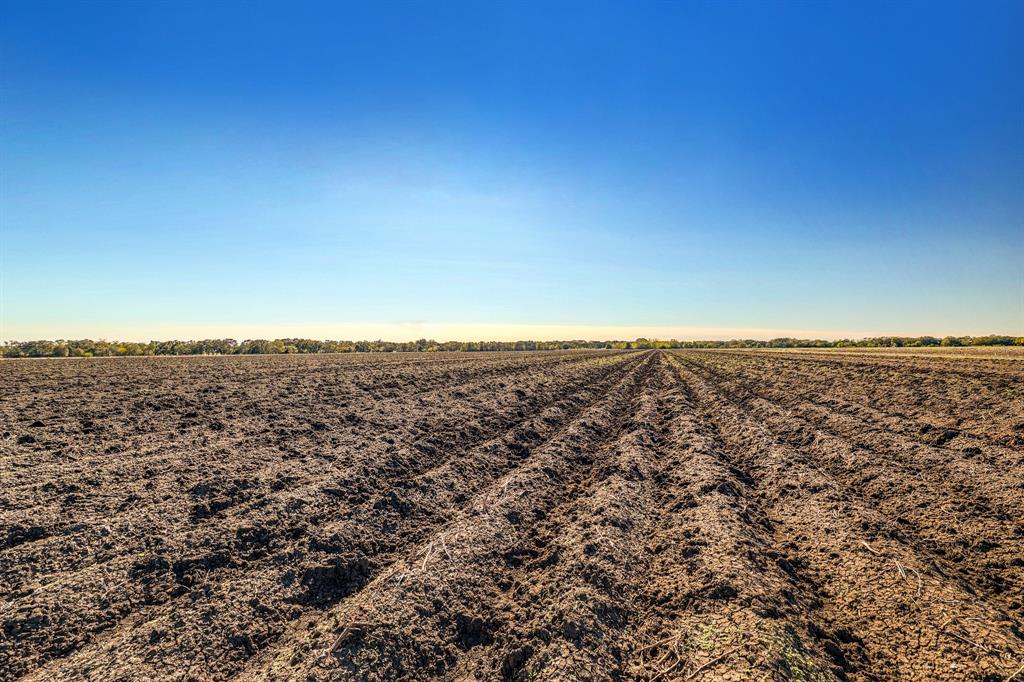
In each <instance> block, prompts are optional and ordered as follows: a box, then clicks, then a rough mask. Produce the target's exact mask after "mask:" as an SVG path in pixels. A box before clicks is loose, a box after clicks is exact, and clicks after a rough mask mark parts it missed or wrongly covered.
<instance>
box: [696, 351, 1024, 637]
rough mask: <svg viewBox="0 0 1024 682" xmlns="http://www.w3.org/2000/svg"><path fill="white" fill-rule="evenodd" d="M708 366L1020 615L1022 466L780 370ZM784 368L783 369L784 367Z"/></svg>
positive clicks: (721, 384) (734, 396)
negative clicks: (854, 412) (884, 418)
mask: <svg viewBox="0 0 1024 682" xmlns="http://www.w3.org/2000/svg"><path fill="white" fill-rule="evenodd" d="M693 366H694V367H696V368H698V371H700V372H702V373H704V375H705V376H706V377H708V378H709V379H710V380H711V381H712V382H713V383H714V384H715V385H716V386H717V387H718V389H719V390H720V391H721V392H722V393H723V394H724V395H726V396H728V398H729V400H731V401H732V402H734V403H735V404H738V405H740V406H742V408H743V409H744V410H746V411H747V412H748V413H749V414H751V415H752V416H753V417H755V418H756V419H758V420H759V421H760V422H761V424H762V425H763V426H764V427H765V428H767V429H768V430H769V431H771V433H773V434H774V435H775V436H777V437H778V438H780V439H781V440H783V441H785V442H786V443H789V444H796V445H798V446H799V448H800V451H801V452H802V453H803V454H804V455H805V456H807V457H808V458H810V459H811V460H812V461H814V462H816V463H817V464H818V465H819V466H821V467H822V468H823V469H824V470H827V471H828V472H830V473H831V474H832V475H834V476H836V477H837V478H838V479H840V480H843V481H844V482H845V483H846V485H847V486H848V488H849V490H851V491H853V492H854V493H855V494H857V495H858V496H859V497H861V498H862V499H865V500H868V501H870V503H871V504H872V505H873V506H874V507H875V508H877V509H878V510H879V511H881V512H882V513H883V514H884V515H885V516H886V517H887V518H889V519H890V522H891V525H892V527H893V528H894V529H895V530H896V531H897V532H898V533H901V534H902V535H904V536H906V537H907V539H908V540H911V541H913V542H915V543H916V544H918V545H919V546H921V547H922V548H924V549H926V550H927V551H928V552H929V554H930V555H931V556H932V557H933V558H934V559H935V560H936V561H940V562H942V563H943V565H944V566H945V567H946V568H947V570H948V571H949V572H951V573H953V574H955V575H958V576H959V577H960V578H961V579H963V580H965V581H966V582H967V583H968V584H970V585H971V586H972V589H974V590H976V591H977V592H979V593H980V594H983V595H985V596H986V597H987V598H988V599H990V600H991V601H993V602H995V603H998V604H1000V605H1001V606H1002V607H1003V608H1004V609H1006V610H1007V611H1008V612H1009V613H1010V614H1013V615H1015V616H1016V617H1017V618H1021V617H1024V602H1022V595H1024V560H1022V558H1024V507H1022V505H1021V500H1022V499H1024V472H1021V471H1020V469H1019V468H1016V467H1012V466H1003V467H996V466H995V465H994V464H992V463H989V462H988V461H986V460H985V459H984V458H982V457H978V456H972V453H968V454H967V455H965V454H964V453H962V451H960V450H955V449H948V448H942V447H939V446H935V445H932V444H929V443H922V442H919V441H917V440H915V439H913V438H911V437H908V436H907V435H905V434H903V433H899V432H892V431H887V430H885V429H883V428H880V427H879V425H878V424H877V423H873V422H871V421H865V420H862V419H858V418H856V417H852V416H850V415H848V414H844V413H842V412H836V411H830V410H827V409H823V408H821V407H819V406H817V405H816V404H814V403H812V402H810V401H806V400H802V399H800V398H798V397H795V396H794V395H793V393H792V391H786V390H785V386H786V381H785V378H780V376H779V375H778V374H776V376H775V377H774V378H771V377H763V376H760V375H753V376H750V375H749V374H731V373H728V372H723V371H721V368H718V369H712V368H711V367H709V366H708V365H707V364H706V363H704V362H701V363H695V364H694V365H693ZM783 377H784V375H783Z"/></svg>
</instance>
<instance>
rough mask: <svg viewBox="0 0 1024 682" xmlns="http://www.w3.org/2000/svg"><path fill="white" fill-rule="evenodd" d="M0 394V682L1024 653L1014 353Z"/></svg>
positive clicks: (246, 366) (530, 357) (802, 669)
mask: <svg viewBox="0 0 1024 682" xmlns="http://www.w3.org/2000/svg"><path fill="white" fill-rule="evenodd" d="M0 395H2V396H3V398H2V402H0V419H2V424H0V431H2V433H0V477H2V481H3V485H2V487H0V621H2V631H0V678H2V679H18V678H24V679H30V680H44V679H45V680H50V679H56V680H70V679H95V680H129V679H131V680H134V679H181V680H189V679H194V680H205V679H229V678H234V679H243V680H277V679H292V680H304V681H305V680H347V679H358V680H422V679H435V678H440V679H451V680H492V679H505V680H566V679H569V680H647V681H653V680H698V679H703V680H712V679H715V680H748V679H765V680H784V679H794V680H808V681H822V680H835V679H839V680H863V681H869V680H871V681H874V680H1008V679H1011V678H1013V676H1014V675H1015V674H1017V675H1020V674H1022V673H1024V667H1022V666H1024V597H1022V595H1024V400H1022V398H1024V355H1022V354H1020V353H1014V352H1000V353H987V354H984V355H981V354H977V353H971V352H965V351H957V350H948V349H942V350H941V351H940V352H933V353H929V352H920V351H918V352H914V353H910V352H885V353H881V352H859V351H840V352H833V351H829V352H820V351H814V352H811V351H792V352H786V351H783V352H780V351H771V352H765V351H680V352H662V351H650V352H634V353H629V352H625V353H613V352H600V351H598V352H567V353H537V354H529V353H518V354H511V353H510V354H480V355H472V354H470V355H466V354H452V355H447V354H438V355H412V356H409V355H394V356H392V355H387V356H363V355H360V356H292V357H288V356H272V357H250V358H246V357H228V358H124V359H108V360H92V361H76V360H71V361H6V362H3V363H2V364H0ZM1017 679H1020V678H1017Z"/></svg>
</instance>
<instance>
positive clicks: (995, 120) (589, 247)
mask: <svg viewBox="0 0 1024 682" xmlns="http://www.w3.org/2000/svg"><path fill="white" fill-rule="evenodd" d="M3 14H4V21H3V22H0V86H2V93H0V95H2V98H0V124H2V126H0V172H2V178H0V183H2V184H0V192H2V194H0V229H2V235H0V285H2V290H0V306H2V308H0V327H2V328H0V338H7V339H26V338H35V337H50V338H53V337H79V336H92V337H104V338H121V339H148V338H169V337H179V338H183V337H196V336H234V337H236V338H244V337H247V336H286V335H287V336H291V335H300V336H316V337H324V336H332V337H345V338H353V337H358V336H362V335H366V336H385V337H390V338H396V339H400V338H405V337H416V336H420V335H421V334H422V335H433V336H437V337H439V338H441V337H445V336H450V337H457V336H458V337H466V336H473V337H477V336H486V337H492V338H498V337H517V336H536V335H545V336H546V335H548V334H552V335H555V334H557V335H566V336H568V335H571V336H591V337H600V336H603V335H605V334H612V333H615V334H622V335H624V336H626V335H631V334H645V335H655V334H657V335H663V336H668V335H678V336H680V337H688V336H699V337H702V338H704V337H712V336H719V337H721V336H726V337H729V336H748V335H775V334H781V333H787V332H791V333H808V334H810V333H814V334H815V335H822V336H842V335H847V334H853V335H861V334H872V333H902V334H926V333H930V334H945V333H957V334H971V333H973V334H982V333H991V332H997V333H1022V332H1024V265H1022V263H1024V191H1022V189H1024V68H1022V66H1024V41H1021V40H1020V39H1019V37H1020V35H1021V34H1022V32H1024V4H1021V3H1019V2H1005V3H1004V2H986V3H967V2H964V3H942V2H939V3H934V2H928V3H924V2H922V3H913V2H901V3H892V2H882V3H803V2H802V3H795V2H794V3H769V2H751V3H738V2H736V3H733V2H730V3H726V2H722V3H675V2H673V3H668V2H665V3H639V2H638V3H633V2H628V3H627V2H616V3H601V2H579V3H574V2H557V3H540V2H530V3H516V2H503V3H487V2H483V3H481V2H470V3H455V2H432V3H427V2H421V3H336V2H331V3H322V4H320V3H311V2H305V3H271V2H250V3H237V4H236V3H228V2H218V3H205V2H202V3H200V2H196V3H187V2H175V3H163V2H160V3H156V2H153V3H145V2H131V3H100V2H95V3H93V2H90V3H86V2H81V3H46V2H29V3H11V2H4V5H3ZM572 332H577V333H572Z"/></svg>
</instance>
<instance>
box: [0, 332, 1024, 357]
mask: <svg viewBox="0 0 1024 682" xmlns="http://www.w3.org/2000/svg"><path fill="white" fill-rule="evenodd" d="M904 346H906V347H923V346H1024V337H1013V336H1000V335H995V334H992V335H989V336H946V337H943V338H938V337H935V336H912V337H911V336H878V337H874V338H867V339H841V340H839V341H825V340H822V339H793V338H778V339H771V340H769V341H763V340H756V339H733V340H731V341H676V340H675V339H672V340H668V341H665V340H660V339H644V338H640V339H636V340H634V341H583V340H579V339H576V340H572V341H434V340H432V339H419V340H418V341H405V342H395V341H317V340H315V339H274V340H273V341H269V340H267V339H249V340H246V341H241V342H239V341H236V340H234V339H204V340H202V341H150V342H148V343H139V342H131V341H93V340H91V339H80V340H58V341H6V342H4V344H3V346H2V353H0V355H2V356H3V357H5V358H43V357H53V358H68V357H71V358H92V357H112V356H119V355H258V354H270V355H276V354H286V353H415V352H427V353H430V352H439V351H459V352H467V353H472V352H481V351H526V350H531V351H532V350H569V349H574V348H590V349H601V348H605V349H624V350H630V349H650V348H854V347H862V348H876V347H904Z"/></svg>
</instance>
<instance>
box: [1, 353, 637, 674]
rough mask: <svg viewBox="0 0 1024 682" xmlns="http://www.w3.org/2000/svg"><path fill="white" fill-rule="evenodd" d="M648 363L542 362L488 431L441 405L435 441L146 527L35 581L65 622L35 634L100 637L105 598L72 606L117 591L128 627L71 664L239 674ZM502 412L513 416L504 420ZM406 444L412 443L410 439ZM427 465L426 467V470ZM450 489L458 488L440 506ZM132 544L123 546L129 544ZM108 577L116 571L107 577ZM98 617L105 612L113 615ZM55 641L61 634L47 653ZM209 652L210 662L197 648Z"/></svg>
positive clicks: (120, 623) (27, 641)
mask: <svg viewBox="0 0 1024 682" xmlns="http://www.w3.org/2000/svg"><path fill="white" fill-rule="evenodd" d="M637 361H638V358H637V357H636V356H632V357H607V358H603V359H600V360H594V359H591V361H590V362H588V363H587V364H586V366H584V367H582V368H580V369H579V370H578V371H571V372H567V373H566V374H565V375H560V374H558V373H542V376H543V377H544V379H543V381H541V383H549V384H551V385H552V387H551V390H550V392H547V391H545V392H542V395H541V396H539V397H538V396H536V395H527V394H526V392H525V391H524V390H523V389H522V388H515V389H512V388H509V393H510V395H511V396H512V397H513V398H514V399H515V402H517V406H513V405H511V404H510V405H509V407H508V408H506V407H504V406H503V404H502V403H501V402H498V403H492V406H493V407H492V409H494V413H493V414H492V415H490V417H489V418H490V420H491V421H490V422H489V423H488V424H487V427H488V428H489V429H490V430H491V435H490V436H488V435H487V434H486V432H484V431H482V430H480V431H479V432H477V433H475V434H474V436H473V438H472V439H468V440H467V439H461V440H459V439H457V438H451V437H447V438H448V439H447V440H446V435H445V432H444V429H443V428H442V426H443V424H442V422H450V421H451V420H456V421H458V412H457V411H455V410H451V409H449V410H448V411H443V410H439V411H438V412H437V416H438V419H440V420H441V421H440V422H438V421H437V420H435V423H436V428H434V429H429V424H430V422H429V421H427V422H425V424H426V425H427V430H428V432H429V433H431V434H432V438H433V439H434V442H435V443H436V446H434V447H431V448H429V449H428V448H411V449H410V450H409V451H408V454H406V455H404V456H401V457H399V456H398V455H395V454H392V456H391V457H388V456H385V455H380V454H376V453H367V454H368V456H362V457H361V458H360V459H359V462H358V463H350V464H349V465H348V466H339V465H336V464H334V465H332V463H330V462H328V463H327V464H326V465H325V466H316V467H307V470H306V471H305V472H304V473H305V475H304V476H301V477H300V476H296V477H294V479H293V481H292V482H291V483H290V484H289V485H288V486H282V487H280V488H278V489H276V490H274V489H273V488H272V489H271V493H270V494H263V493H264V492H265V491H256V492H254V493H252V494H250V495H249V496H247V498H246V500H245V501H244V502H243V503H240V504H238V505H235V506H231V507H229V508H224V509H221V510H218V511H217V512H216V513H215V514H213V515H211V516H210V517H209V518H206V517H204V518H203V519H202V521H203V522H201V523H197V524H193V527H191V528H188V529H186V530H182V531H179V532H177V533H175V532H168V533H163V534H161V535H160V536H158V537H156V538H153V537H145V536H143V537H141V538H140V537H138V536H136V538H135V539H136V540H137V541H139V542H143V543H145V546H143V547H142V548H140V549H139V550H134V551H131V552H124V551H122V552H121V553H120V554H118V555H117V556H116V557H114V558H112V559H110V560H108V561H106V562H103V563H99V564H90V565H89V566H87V567H86V568H85V569H84V570H80V571H78V572H77V573H72V574H68V575H63V576H61V578H62V579H63V580H64V583H63V584H59V585H56V586H54V587H55V589H51V590H49V591H48V592H46V593H44V596H45V594H49V595H51V599H52V601H43V600H42V599H40V598H39V596H38V594H37V593H35V592H33V594H32V595H28V597H29V599H27V600H26V601H28V602H29V603H30V604H32V605H33V606H37V607H38V606H40V605H41V606H42V608H43V609H46V611H44V612H53V611H54V610H58V609H59V610H60V612H61V613H62V615H63V616H64V617H63V619H62V620H61V621H60V623H58V624H48V626H47V627H41V628H38V629H37V630H36V632H38V633H39V634H40V635H41V636H42V637H46V638H48V639H47V640H44V645H45V642H49V641H55V640H56V641H60V640H59V639H58V637H60V636H61V635H63V636H65V637H77V638H79V639H77V640H74V641H75V642H76V643H79V642H80V643H81V644H83V645H84V644H85V643H86V642H88V641H89V640H90V639H92V638H91V637H88V634H89V629H90V628H92V629H93V631H97V630H103V629H105V628H104V627H103V626H104V625H106V623H105V622H104V621H102V620H99V619H97V609H96V608H83V609H80V610H79V611H80V613H81V615H76V614H75V613H74V612H72V613H68V612H67V599H68V592H69V588H70V591H71V592H72V594H74V595H75V597H74V599H77V600H81V602H82V603H83V604H87V605H88V604H90V601H91V600H92V601H97V600H98V601H102V600H103V599H106V598H108V597H107V595H112V596H111V597H109V598H110V599H111V601H112V603H111V607H113V608H111V609H110V610H112V611H114V619H115V620H114V621H113V622H112V623H111V625H116V627H115V628H114V629H113V630H109V631H106V632H103V633H102V634H101V635H99V638H98V639H96V640H95V641H93V643H92V644H90V645H89V646H88V647H87V648H86V649H85V650H83V651H82V652H80V653H79V654H77V655H75V656H73V657H72V658H71V659H69V660H67V661H64V662H61V663H60V664H59V668H60V670H63V671H64V673H63V674H72V675H73V673H74V671H78V670H81V669H82V667H83V665H84V664H83V663H82V661H91V662H95V664H96V665H97V666H98V667H96V670H103V675H104V676H106V675H113V674H115V672H116V671H117V670H127V669H130V668H131V666H135V667H136V668H141V669H147V668H150V667H152V668H153V669H154V670H157V671H163V674H166V673H167V672H169V671H173V670H179V671H181V670H187V669H189V668H190V667H194V668H196V671H198V672H200V673H201V674H216V675H228V674H231V673H232V671H235V670H237V669H238V668H239V666H241V665H243V664H244V662H245V660H247V659H248V658H250V657H251V656H253V655H254V654H255V653H256V652H257V651H259V650H260V649H262V648H264V647H266V646H268V645H269V644H270V643H271V642H273V641H274V639H276V638H277V637H278V636H279V635H280V634H281V633H282V632H283V631H284V630H285V629H286V628H287V625H288V624H289V623H290V622H292V621H294V620H297V619H298V618H300V617H301V616H302V614H303V613H305V612H307V611H310V610H319V609H322V608H325V607H326V606H328V605H329V604H330V603H332V602H333V601H336V600H337V599H340V598H342V597H343V596H344V595H345V594H346V593H347V592H349V591H351V590H354V589H358V587H359V586H360V585H361V584H362V583H363V582H365V581H367V580H369V579H370V578H371V577H372V575H373V574H374V573H375V571H376V570H377V569H379V567H380V565H381V564H384V563H386V556H387V555H388V553H389V552H398V551H400V550H401V548H402V547H403V546H404V545H405V544H406V543H408V542H411V541H414V539H415V538H416V537H417V536H418V535H422V534H423V533H425V532H428V530H429V528H430V527H431V525H432V524H435V523H439V522H441V521H442V520H443V518H444V517H445V515H446V514H449V513H450V512H451V510H452V509H455V508H457V507H458V505H459V503H460V500H459V493H458V490H457V489H456V488H457V487H458V486H461V487H462V488H463V490H462V492H461V495H462V496H465V495H467V494H468V493H469V492H471V491H472V489H473V487H474V486H478V485H481V484H482V483H483V482H485V481H486V480H487V477H488V476H493V475H497V473H500V470H501V468H502V467H503V466H510V465H512V464H514V462H516V461H518V460H519V459H521V458H522V457H523V456H525V455H526V454H528V453H529V450H530V447H531V446H532V445H535V444H536V443H537V442H543V441H544V440H545V438H546V437H548V435H547V434H550V433H551V432H553V431H555V430H557V429H558V428H559V425H560V424H562V423H563V422H564V421H565V420H568V419H570V418H571V416H572V415H573V414H574V413H575V412H577V411H578V410H579V409H582V408H583V407H584V406H585V405H586V404H587V402H588V401H590V400H593V399H595V398H596V397H597V396H599V395H600V394H601V392H602V391H603V390H607V389H606V387H607V386H610V385H612V384H614V383H615V382H617V381H620V380H621V377H622V376H623V375H624V374H626V373H629V369H630V367H631V366H633V365H635V363H636V362H637ZM526 388H530V386H529V385H526ZM533 388H534V390H537V389H536V387H533ZM500 393H501V392H500V390H498V391H496V394H497V395H499V396H500ZM518 393H522V394H523V396H522V397H519V395H518ZM495 408H496V409H495ZM503 411H508V414H507V415H506V416H505V417H502V418H497V417H496V415H501V414H502V412H503ZM419 418H420V419H421V420H422V419H423V418H424V417H423V415H420V417H419ZM462 427H463V428H464V427H465V423H464V422H463V423H462ZM459 432H460V433H462V430H460V431H459ZM384 434H385V435H384V437H385V438H389V439H392V440H398V441H400V440H401V439H402V437H403V434H402V433H401V432H395V431H390V432H388V431H385V432H384ZM364 442H365V441H364ZM473 442H476V443H478V445H475V446H474V445H473ZM396 447H403V446H401V443H400V442H398V443H396ZM396 447H392V448H391V450H392V451H393V452H395V451H396ZM389 461H390V462H391V464H390V465H389V464H388V462H389ZM485 462H489V463H490V466H489V467H488V466H485V465H484V463H485ZM467 466H468V467H475V472H474V474H475V475H469V474H468V473H467V471H466V467H467ZM443 471H447V472H448V473H447V478H448V479H450V480H451V481H452V482H453V485H452V486H445V487H440V488H435V485H440V483H441V481H439V480H433V479H431V478H430V477H431V476H432V474H436V473H437V472H443ZM424 476H426V477H428V478H425V479H423V480H417V479H418V478H421V477H424ZM440 477H441V476H439V478H440ZM445 493H448V498H449V499H448V500H447V502H446V503H444V504H442V502H443V501H444V498H445ZM445 505H449V506H450V507H451V509H449V508H447V507H446V506H445ZM137 518H138V515H136V516H134V517H132V520H135V521H137ZM154 541H156V543H157V544H153V542H154ZM125 544H126V543H119V545H118V548H119V549H122V550H124V549H126V548H125V547H124V545H125ZM127 549H131V548H130V547H127ZM106 576H111V579H112V580H117V581H118V582H117V583H116V584H115V585H114V586H113V587H109V586H108V585H104V584H103V580H102V579H103V578H105V577H106ZM69 582H70V583H71V584H68V583H69ZM97 582H99V586H98V589H99V590H102V592H101V593H99V594H98V593H97V591H98V590H97V586H96V583H97ZM115 600H116V601H115ZM40 602H41V603H40ZM65 614H66V615H65ZM98 615H99V618H103V617H104V616H107V613H105V612H103V611H99V612H98ZM90 619H92V620H90ZM97 620H99V622H96V621H97ZM54 625H56V627H54ZM19 641H20V642H21V643H22V645H23V646H26V647H36V650H38V648H40V647H39V644H38V643H37V642H34V641H33V640H32V639H31V638H30V637H25V636H21V637H19ZM75 648H77V647H75ZM55 649H57V647H56V646H53V645H50V646H49V649H48V650H50V651H53V650H55ZM30 650H31V649H30ZM197 651H202V652H203V653H204V655H205V656H206V657H207V658H208V659H209V662H207V661H205V660H203V659H202V658H199V659H197V658H196V655H195V654H196V652H197ZM58 652H59V650H58ZM90 665H91V664H90ZM126 666H127V667H126ZM85 667H87V668H88V669H90V670H91V669H93V668H92V667H89V666H88V665H87V666H85ZM44 670H47V672H45V674H51V672H49V671H48V669H44Z"/></svg>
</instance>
